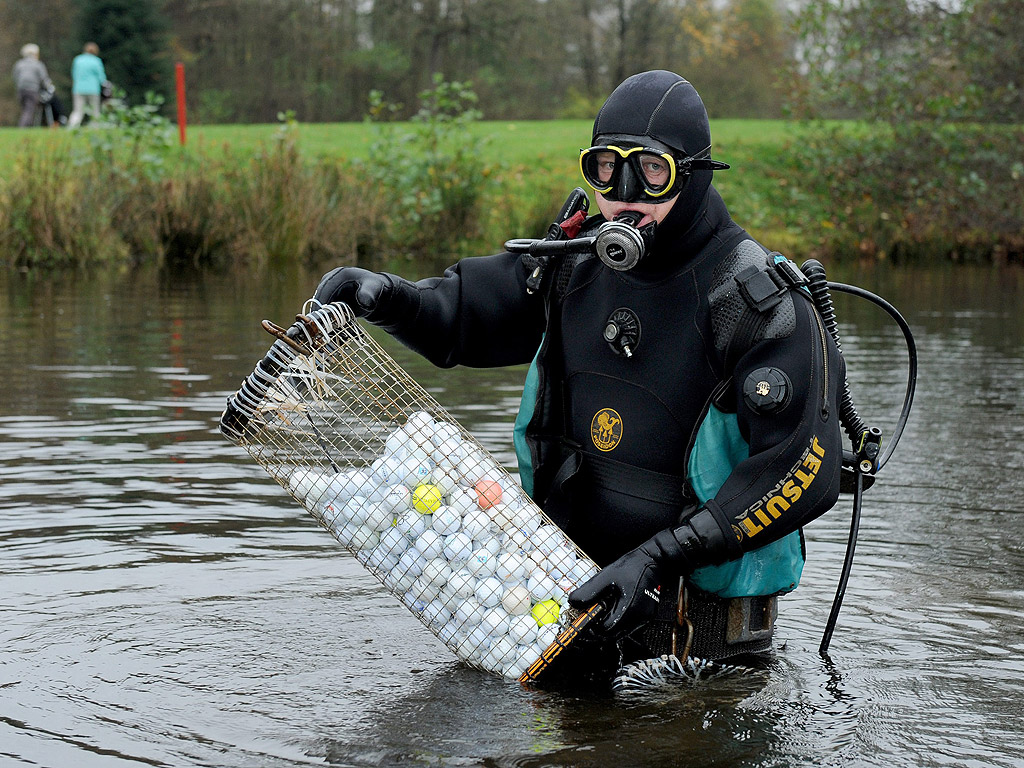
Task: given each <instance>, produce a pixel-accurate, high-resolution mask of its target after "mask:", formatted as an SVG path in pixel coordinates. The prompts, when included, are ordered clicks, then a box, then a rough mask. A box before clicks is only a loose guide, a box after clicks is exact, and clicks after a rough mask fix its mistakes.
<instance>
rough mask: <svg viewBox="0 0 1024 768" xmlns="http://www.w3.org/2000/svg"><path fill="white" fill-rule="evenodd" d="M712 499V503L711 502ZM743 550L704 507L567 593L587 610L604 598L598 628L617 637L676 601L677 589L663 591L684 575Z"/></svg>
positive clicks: (647, 620)
mask: <svg viewBox="0 0 1024 768" xmlns="http://www.w3.org/2000/svg"><path fill="white" fill-rule="evenodd" d="M712 503H713V502H712ZM740 554H742V553H741V552H740V551H739V543H738V542H737V541H736V539H735V538H734V537H732V536H729V537H726V536H725V535H724V534H723V532H722V527H721V526H720V525H719V524H718V522H717V520H716V516H715V515H714V514H713V513H712V512H711V511H710V510H709V509H707V508H701V509H699V510H697V511H696V512H694V513H693V514H692V515H690V516H689V517H688V518H686V519H685V522H684V523H683V524H682V525H680V526H679V527H678V528H666V529H665V530H663V531H660V532H658V533H657V534H655V535H654V536H653V537H651V538H650V539H648V540H647V541H645V542H644V543H643V544H641V545H640V546H639V547H637V548H636V549H634V550H633V551H632V552H627V553H626V554H625V555H623V556H622V557H620V558H619V559H618V560H616V561H615V562H614V563H611V564H610V565H608V566H606V567H605V568H604V569H603V570H601V572H600V573H598V574H597V575H596V576H594V577H593V578H591V579H590V580H588V581H587V582H586V583H585V584H583V585H582V586H580V587H577V588H576V589H575V590H573V591H572V592H570V593H569V603H570V605H572V606H574V607H576V608H580V609H582V608H585V607H587V606H589V605H591V604H592V603H594V602H597V601H602V602H604V604H605V607H606V611H605V615H604V618H603V620H602V621H601V623H600V630H601V631H602V632H603V633H605V634H606V635H608V636H610V637H613V638H619V637H623V636H624V635H628V634H630V633H631V632H633V631H634V630H636V629H637V628H639V627H641V626H643V625H644V624H647V623H648V622H650V621H653V620H654V619H656V618H657V616H658V606H659V605H660V604H661V600H663V599H664V600H674V599H675V591H674V590H673V589H669V590H667V591H665V592H663V591H662V587H663V586H668V585H669V584H670V583H674V581H675V580H676V579H678V578H679V577H680V576H684V575H687V574H689V573H691V572H693V571H694V570H695V569H697V568H702V567H704V566H705V565H711V564H713V563H720V562H725V561H726V560H731V559H735V558H736V557H739V556H740Z"/></svg>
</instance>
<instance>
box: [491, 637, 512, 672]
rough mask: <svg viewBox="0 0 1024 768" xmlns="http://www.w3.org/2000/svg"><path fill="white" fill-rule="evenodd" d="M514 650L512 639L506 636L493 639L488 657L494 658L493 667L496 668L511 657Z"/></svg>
mask: <svg viewBox="0 0 1024 768" xmlns="http://www.w3.org/2000/svg"><path fill="white" fill-rule="evenodd" d="M515 650H516V644H515V643H514V642H513V641H512V638H510V637H508V636H505V637H495V638H494V642H492V643H491V647H490V649H489V651H488V655H490V656H492V657H493V658H494V661H495V666H498V665H500V664H502V663H503V662H504V661H505V660H506V659H507V658H508V657H509V656H510V655H512V653H514V652H515Z"/></svg>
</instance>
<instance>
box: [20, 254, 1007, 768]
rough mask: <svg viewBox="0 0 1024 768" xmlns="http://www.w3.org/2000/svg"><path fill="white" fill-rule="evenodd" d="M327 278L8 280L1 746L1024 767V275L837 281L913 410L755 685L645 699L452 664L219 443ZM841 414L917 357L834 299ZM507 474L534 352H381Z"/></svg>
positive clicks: (814, 535) (496, 761) (254, 760)
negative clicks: (853, 545)
mask: <svg viewBox="0 0 1024 768" xmlns="http://www.w3.org/2000/svg"><path fill="white" fill-rule="evenodd" d="M316 277H317V276H316V275H313V274H302V273H299V272H295V273H292V274H288V275H286V276H281V275H262V274H259V275H255V274H254V275H232V276H223V275H221V276H218V275H206V276H184V277H183V276H177V277H168V276H165V275H161V274H159V273H156V272H153V271H143V272H137V273H133V272H128V273H124V274H120V275H103V276H95V277H90V276H86V275H74V276H71V275H69V276H63V277H60V278H58V279H47V278H38V277H36V278H32V277H29V276H25V275H0V329H2V333H3V342H4V343H3V363H2V364H0V366H2V370H3V372H4V376H3V382H2V394H0V563H2V567H0V765H5V766H6V765H31V766H52V767H53V768H65V767H67V766H86V767H88V766H128V765H138V764H144V765H154V766H247V767H253V766H257V767H259V766H275V767H276V766H297V765H323V764H328V765H337V766H392V765H395V766H397V765H418V764H423V765H443V766H476V765H481V766H519V767H521V768H528V767H532V766H549V765H550V766H580V767H581V768H582V767H584V766H594V767H597V766H620V765H650V766H662V765H664V766H690V765H693V766H698V765H699V766H764V767H767V766H802V765H807V766H810V765H815V766H818V765H832V766H839V765H843V766H886V767H887V768H891V767H892V766H915V767H917V768H920V767H922V766H986V767H988V766H1021V765H1024V719H1022V718H1021V704H1020V702H1021V701H1022V700H1024V639H1022V634H1024V632H1022V627H1024V623H1022V619H1021V616H1022V615H1024V514H1022V509H1024V504H1022V502H1021V501H1020V499H1019V497H1020V495H1021V493H1022V490H1024V479H1022V475H1021V474H1020V469H1021V467H1022V466H1024V447H1022V446H1024V440H1022V438H1024V419H1022V410H1024V408H1022V404H1021V395H1020V393H1021V392H1022V391H1024V319H1022V317H1024V313H1022V312H1021V310H1020V307H1021V306H1022V298H1024V273H1022V272H1020V271H1017V270H1012V269H997V268H992V269H966V268H964V269H948V270H931V271H923V270H920V271H919V270H896V269H873V270H866V271H862V272H855V273H851V272H844V273H837V274H831V275H830V277H831V278H832V279H841V280H847V281H850V282H857V283H858V284H860V285H862V286H863V287H865V288H868V289H870V290H873V291H876V292H877V293H880V294H881V295H883V296H885V297H886V298H888V299H889V300H890V301H892V302H893V303H895V304H896V305H897V306H898V307H899V308H900V309H901V310H902V311H903V313H904V315H905V316H906V317H907V319H908V320H909V321H910V323H911V325H912V327H913V329H914V332H915V334H916V337H917V342H918V346H919V349H920V355H921V367H920V378H919V382H918V400H917V407H916V409H915V412H914V415H913V418H912V420H911V422H910V425H909V427H908V429H907V432H906V434H905V436H904V438H903V442H902V443H901V444H900V449H899V451H898V452H897V454H896V456H895V458H894V459H893V460H892V462H891V463H890V464H889V465H888V466H887V467H886V469H885V471H884V472H883V473H882V475H881V477H880V480H879V483H878V484H877V485H876V487H875V488H873V489H872V490H870V491H869V492H868V493H867V494H866V497H865V504H864V513H863V523H862V530H861V537H860V541H859V544H858V548H857V559H856V563H855V567H854V571H853V575H852V578H851V581H850V585H849V589H848V592H847V595H846V602H845V606H844V610H843V612H842V614H841V615H840V619H839V624H838V627H837V630H836V634H835V637H834V639H833V641H832V648H831V651H832V653H831V660H830V661H828V662H826V661H825V660H823V659H821V658H820V657H819V656H818V654H817V648H818V643H819V641H820V638H821V632H822V629H823V626H824V624H825V621H826V618H827V616H828V611H829V607H830V604H831V600H832V596H833V593H834V590H835V584H836V580H837V578H838V574H839V569H840V566H841V562H842V558H843V553H844V550H845V546H846V537H847V532H848V526H849V519H850V503H849V497H843V500H841V502H840V505H839V506H837V507H836V509H835V510H834V511H833V512H831V513H830V514H828V515H826V516H825V517H823V518H822V519H820V520H818V521H816V522H815V523H813V524H812V525H811V526H809V527H808V528H807V529H806V536H807V546H808V557H809V562H808V567H807V569H806V570H805V575H804V579H803V583H802V585H801V586H800V588H799V589H798V590H797V591H796V592H794V593H793V594H792V595H790V596H787V597H786V598H784V599H783V600H782V602H781V605H780V618H779V625H778V631H777V635H776V640H777V646H778V647H777V650H776V652H775V654H774V658H773V660H772V662H771V663H770V665H769V666H768V667H767V668H766V669H764V670H760V671H757V672H752V673H749V674H745V675H736V676H733V677H729V678H726V679H719V680H715V681H711V682H707V683H703V684H697V685H679V686H675V687H671V688H669V689H666V690H661V691H658V692H657V693H650V694H645V695H636V694H629V695H622V694H620V695H595V694H588V695H581V694H573V695H569V694H564V693H561V694H560V693H554V692H538V691H529V690H524V689H522V688H520V686H519V685H518V684H515V683H511V682H507V681H503V680H500V679H498V678H495V677H493V676H490V675H487V674H485V673H481V672H477V671H474V670H472V669H469V668H466V667H463V666H461V665H459V664H458V663H456V662H455V660H454V659H453V657H452V656H451V654H450V653H449V652H448V651H447V649H446V648H445V647H444V646H443V645H441V644H440V643H439V642H438V641H437V640H435V639H434V638H433V636H432V635H431V634H429V632H427V631H426V630H425V629H424V628H423V627H422V626H421V625H420V624H419V622H418V621H417V620H416V619H415V618H413V616H412V615H411V614H410V613H409V612H408V610H407V609H405V608H404V607H403V606H402V605H400V604H399V602H398V601H397V600H396V599H395V598H393V597H391V596H390V595H389V594H388V593H387V592H385V591H384V589H383V588H382V587H380V586H378V584H377V582H376V581H375V580H374V579H373V578H371V577H370V576H369V575H368V574H367V573H366V572H365V571H364V570H363V569H362V567H361V566H360V565H359V564H358V563H357V562H356V561H355V560H354V559H352V558H350V557H349V556H347V555H345V554H343V553H342V552H341V551H340V549H339V548H338V545H337V543H336V542H335V541H334V539H332V538H331V537H330V536H329V535H327V534H326V533H324V532H323V531H322V530H321V529H320V528H319V527H318V526H317V525H316V523H315V522H314V521H313V519H312V518H311V517H309V516H308V515H306V514H305V512H304V511H303V510H302V509H301V508H300V507H299V506H298V505H297V504H296V503H294V502H293V501H292V500H291V499H290V498H289V497H287V496H286V494H285V493H284V492H283V491H282V490H281V489H280V488H279V487H278V486H277V485H276V484H275V483H274V482H273V481H271V480H270V478H269V477H268V476H267V475H266V474H265V473H264V472H263V470H262V469H260V468H259V467H258V466H256V465H255V464H254V463H253V462H252V461H251V460H250V459H249V457H248V455H247V454H245V453H244V452H243V451H242V450H241V449H239V448H236V447H235V446H233V445H231V444H229V443H228V442H226V441H225V440H224V439H223V438H222V437H221V436H220V434H219V433H218V431H217V420H218V417H219V415H220V413H221V410H222V408H223V405H224V401H225V398H226V397H227V395H228V394H230V393H231V392H233V391H234V390H235V389H236V388H237V387H238V385H239V384H240V382H241V380H242V378H243V377H244V376H246V375H247V374H248V373H249V372H251V370H252V367H253V365H254V364H255V362H256V360H257V359H258V358H259V357H261V356H262V354H263V353H264V352H265V351H266V349H267V348H268V347H269V345H270V342H271V341H272V339H271V338H270V337H269V336H267V335H266V334H265V333H264V332H263V331H262V329H260V327H259V321H260V320H261V319H263V318H265V317H266V318H270V319H272V320H275V321H276V322H278V323H280V324H282V325H288V324H289V323H290V321H291V318H292V317H293V316H294V314H295V313H296V312H297V311H298V309H299V308H300V307H301V304H302V302H303V300H304V299H305V298H307V297H308V296H309V294H310V293H311V292H312V289H313V287H314V286H315V284H316ZM836 303H837V306H838V309H839V315H840V319H841V321H842V323H841V329H842V333H843V337H844V349H845V352H846V355H847V358H848V361H849V367H850V377H851V382H852V386H853V389H854V395H855V398H856V400H857V403H858V405H859V408H860V412H861V414H862V415H863V416H865V417H866V418H867V420H868V421H869V422H870V423H877V424H878V425H879V426H882V427H883V429H884V431H886V432H887V433H888V430H889V429H890V428H891V425H892V423H893V420H894V418H895V416H896V414H897V413H898V409H899V404H900V401H901V397H902V390H903V386H904V376H905V355H904V353H903V346H902V338H901V336H900V335H899V333H898V331H897V329H896V328H895V326H893V325H892V324H891V323H889V322H888V321H887V320H886V318H885V316H884V315H882V313H881V312H879V311H877V310H875V309H873V308H871V307H870V306H868V305H863V304H860V303H858V302H856V300H851V299H848V298H845V297H841V296H837V300H836ZM384 342H385V343H386V344H387V346H388V349H389V350H391V351H392V352H393V354H394V355H395V356H396V358H397V359H398V360H399V362H401V363H402V364H403V365H404V366H405V367H406V368H407V369H408V370H409V371H410V372H411V373H412V374H413V375H414V376H415V377H416V378H417V379H419V380H420V381H421V382H422V383H423V384H424V385H425V386H426V387H427V388H428V389H429V390H430V392H431V393H432V394H433V395H434V396H435V397H436V398H437V399H438V400H439V401H440V402H441V403H442V405H444V406H446V407H447V408H448V409H449V410H450V411H451V412H452V413H453V414H454V415H455V416H456V417H457V418H458V419H460V420H461V421H462V422H463V423H464V424H465V425H466V426H467V427H468V428H470V429H471V430H472V431H473V432H474V433H475V434H476V435H477V436H478V437H479V438H480V439H481V440H482V442H483V443H484V444H485V445H486V446H487V447H488V448H489V449H490V450H491V451H492V452H493V453H494V454H495V455H496V456H497V457H498V458H499V459H500V460H501V461H502V462H503V463H505V464H506V465H507V466H509V467H512V466H514V462H515V458H514V454H513V452H512V446H511V437H510V427H511V423H512V421H513V419H514V415H515V411H516V408H517V405H518V399H519V390H520V387H521V384H522V378H523V374H524V370H523V369H515V370H491V371H471V370H462V369H457V370H454V371H437V370H434V369H432V368H431V367H430V366H429V365H427V364H425V363H424V362H422V361H420V360H418V359H415V358H413V357H412V356H411V355H410V354H409V353H408V352H406V351H405V350H404V349H402V348H401V347H398V346H397V345H395V344H393V343H391V342H390V340H384Z"/></svg>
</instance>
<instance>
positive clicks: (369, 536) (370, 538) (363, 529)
mask: <svg viewBox="0 0 1024 768" xmlns="http://www.w3.org/2000/svg"><path fill="white" fill-rule="evenodd" d="M351 543H352V547H353V548H354V549H359V550H363V551H369V550H372V549H373V548H374V547H376V546H377V545H378V544H379V543H380V533H379V532H377V531H375V530H374V529H373V528H371V527H370V526H368V525H365V524H364V525H359V526H357V527H356V530H355V531H353V533H352V539H351Z"/></svg>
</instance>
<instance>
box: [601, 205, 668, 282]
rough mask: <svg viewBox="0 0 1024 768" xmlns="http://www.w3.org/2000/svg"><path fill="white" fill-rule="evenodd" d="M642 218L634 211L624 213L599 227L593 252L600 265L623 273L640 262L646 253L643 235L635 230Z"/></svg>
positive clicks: (651, 227) (652, 226)
mask: <svg viewBox="0 0 1024 768" xmlns="http://www.w3.org/2000/svg"><path fill="white" fill-rule="evenodd" d="M642 218H643V216H641V215H640V214H638V213H636V212H635V211H625V212H624V213H620V214H619V215H618V216H616V217H615V219H614V220H612V221H609V222H608V223H607V224H602V225H601V227H600V229H598V230H597V236H596V237H595V238H594V251H595V253H597V258H599V259H600V260H601V263H602V264H604V265H605V266H606V267H608V268H609V269H614V270H616V271H619V272H625V271H626V270H627V269H632V268H633V267H635V266H636V265H637V264H638V263H639V262H640V259H642V258H643V257H644V254H645V253H646V252H647V243H646V242H645V240H644V234H643V233H641V232H640V230H639V229H637V228H636V225H637V224H638V223H639V222H640V220H641V219H642ZM653 228H654V225H653V224H652V225H650V229H652V230H653ZM645 229H647V227H645Z"/></svg>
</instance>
